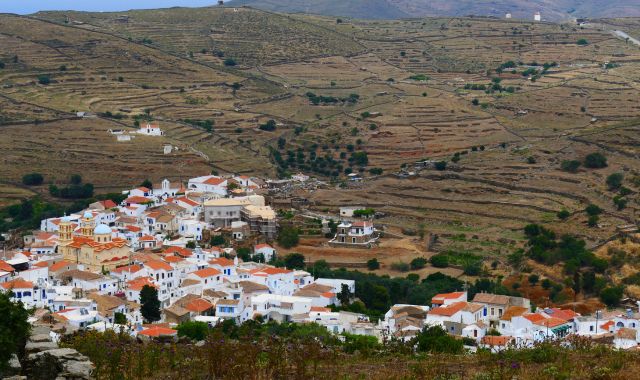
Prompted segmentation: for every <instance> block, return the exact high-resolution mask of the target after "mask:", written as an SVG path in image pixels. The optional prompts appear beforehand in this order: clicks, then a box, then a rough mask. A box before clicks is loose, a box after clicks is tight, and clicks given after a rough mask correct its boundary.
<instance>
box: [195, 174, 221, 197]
mask: <svg viewBox="0 0 640 380" xmlns="http://www.w3.org/2000/svg"><path fill="white" fill-rule="evenodd" d="M187 188H188V189H189V190H190V191H196V192H200V193H213V194H218V195H221V196H226V195H227V180H226V179H224V178H221V177H218V176H214V175H206V176H202V177H196V178H191V179H190V180H189V184H188V185H187Z"/></svg>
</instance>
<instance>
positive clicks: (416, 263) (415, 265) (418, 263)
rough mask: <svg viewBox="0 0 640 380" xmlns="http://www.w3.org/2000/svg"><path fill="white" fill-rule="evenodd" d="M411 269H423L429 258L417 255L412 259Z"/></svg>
mask: <svg viewBox="0 0 640 380" xmlns="http://www.w3.org/2000/svg"><path fill="white" fill-rule="evenodd" d="M410 265H411V269H413V270H417V269H422V268H424V267H425V266H426V265H427V259H425V258H424V257H416V258H415V259H413V260H411V263H410Z"/></svg>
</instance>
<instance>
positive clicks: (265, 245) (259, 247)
mask: <svg viewBox="0 0 640 380" xmlns="http://www.w3.org/2000/svg"><path fill="white" fill-rule="evenodd" d="M262 248H271V249H273V247H272V246H270V245H269V244H258V245H256V246H255V248H254V249H255V250H258V249H262Z"/></svg>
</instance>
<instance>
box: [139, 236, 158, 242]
mask: <svg viewBox="0 0 640 380" xmlns="http://www.w3.org/2000/svg"><path fill="white" fill-rule="evenodd" d="M139 240H140V241H156V238H154V237H153V236H150V235H144V236H142V237H141V238H140V239H139Z"/></svg>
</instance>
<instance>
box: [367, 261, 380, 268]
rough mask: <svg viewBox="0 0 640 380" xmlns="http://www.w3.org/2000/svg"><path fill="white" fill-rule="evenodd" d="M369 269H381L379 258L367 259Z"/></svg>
mask: <svg viewBox="0 0 640 380" xmlns="http://www.w3.org/2000/svg"><path fill="white" fill-rule="evenodd" d="M367 269H369V270H376V269H380V262H379V261H378V259H375V258H374V259H371V260H369V261H367Z"/></svg>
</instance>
